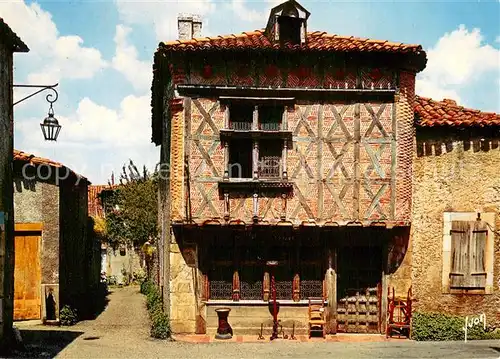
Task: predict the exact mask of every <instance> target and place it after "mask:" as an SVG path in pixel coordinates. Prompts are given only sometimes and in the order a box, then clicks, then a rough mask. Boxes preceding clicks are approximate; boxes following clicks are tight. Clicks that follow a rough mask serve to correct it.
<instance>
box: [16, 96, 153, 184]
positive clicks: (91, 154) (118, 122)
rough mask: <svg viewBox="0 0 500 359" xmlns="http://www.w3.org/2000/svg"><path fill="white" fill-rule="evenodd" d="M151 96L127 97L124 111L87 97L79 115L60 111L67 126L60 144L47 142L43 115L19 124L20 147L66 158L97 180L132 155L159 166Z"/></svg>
mask: <svg viewBox="0 0 500 359" xmlns="http://www.w3.org/2000/svg"><path fill="white" fill-rule="evenodd" d="M150 111H151V110H150V97H149V96H133V95H130V96H127V97H125V98H124V99H123V100H122V102H121V103H120V107H119V109H118V110H113V109H109V108H107V107H105V106H102V105H99V104H97V103H95V102H94V101H92V100H90V99H89V98H84V99H82V100H81V101H80V102H79V104H78V107H77V109H76V111H75V113H74V114H71V115H69V116H67V117H66V116H56V117H57V119H58V121H59V123H60V124H61V126H62V129H61V132H60V134H59V138H58V142H57V144H56V145H54V144H53V143H48V142H44V140H43V136H42V134H41V131H40V130H39V126H38V125H37V123H38V122H40V119H36V118H30V119H25V120H22V121H17V122H16V123H15V127H16V133H17V134H19V135H20V136H18V138H20V139H21V140H20V141H17V139H16V144H15V147H16V148H19V149H21V150H24V151H28V152H32V153H34V154H35V155H37V156H42V157H43V156H45V157H49V158H51V159H53V160H57V161H60V162H62V163H64V164H65V165H66V166H68V167H70V168H71V169H73V170H74V171H76V172H78V173H81V174H82V175H85V176H87V177H88V178H89V179H90V180H91V181H92V182H95V183H106V180H107V179H108V178H109V176H110V174H111V171H115V173H116V172H117V171H118V172H119V171H120V168H121V166H122V165H123V164H124V163H125V162H127V161H128V159H129V158H132V159H135V161H136V163H137V164H138V165H140V166H142V164H146V165H147V166H148V167H149V168H151V169H152V168H154V164H155V163H156V162H157V161H158V159H159V156H158V149H157V148H155V146H154V145H152V144H151V127H150Z"/></svg>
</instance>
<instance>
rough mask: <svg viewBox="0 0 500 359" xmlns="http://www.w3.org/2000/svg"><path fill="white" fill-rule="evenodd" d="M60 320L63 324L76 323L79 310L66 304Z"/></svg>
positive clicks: (60, 314)
mask: <svg viewBox="0 0 500 359" xmlns="http://www.w3.org/2000/svg"><path fill="white" fill-rule="evenodd" d="M59 321H60V322H61V325H68V326H69V325H75V324H76V323H77V322H78V312H77V310H76V309H73V308H71V307H70V306H69V305H65V306H64V307H63V308H62V309H61V312H60V313H59Z"/></svg>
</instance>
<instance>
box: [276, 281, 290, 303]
mask: <svg viewBox="0 0 500 359" xmlns="http://www.w3.org/2000/svg"><path fill="white" fill-rule="evenodd" d="M292 287H293V283H292V281H291V280H288V281H280V280H277V281H276V298H277V299H282V300H283V299H292Z"/></svg>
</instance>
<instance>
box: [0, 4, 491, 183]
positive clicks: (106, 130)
mask: <svg viewBox="0 0 500 359" xmlns="http://www.w3.org/2000/svg"><path fill="white" fill-rule="evenodd" d="M279 2H280V1H276V0H263V1H252V0H247V1H245V0H225V1H222V0H218V1H216V0H196V1H168V0H164V1H137V0H136V1H131V0H115V1H90V0H89V1H71V2H63V1H38V2H33V1H26V2H23V1H21V0H6V1H2V2H1V3H0V16H1V17H2V18H4V20H5V21H6V22H7V23H8V24H9V25H10V26H11V27H12V29H13V30H14V31H15V32H16V33H17V34H18V35H19V36H20V37H21V38H22V39H23V40H24V41H25V42H26V43H27V45H28V46H29V47H30V49H31V51H30V53H28V54H17V55H16V56H15V82H16V83H42V84H47V83H55V82H59V83H60V85H59V93H60V97H59V101H58V102H57V103H56V104H55V105H54V106H55V112H56V117H57V118H58V119H59V120H60V122H61V124H62V125H63V129H62V131H61V134H60V140H59V141H58V142H57V143H48V142H44V141H43V139H42V136H41V133H40V127H39V126H38V123H39V122H40V121H41V120H42V119H43V118H44V117H45V114H46V112H47V104H46V102H45V100H44V97H43V96H40V95H39V96H38V97H36V98H33V99H31V100H28V101H27V102H25V103H23V104H20V105H18V106H16V108H15V146H16V148H18V149H20V150H24V151H28V152H32V153H35V154H37V155H39V156H44V157H49V158H51V159H54V160H58V161H60V162H63V163H64V164H66V165H67V166H69V167H71V168H72V169H74V170H75V171H77V172H79V173H81V174H83V175H85V176H87V177H88V178H89V179H90V180H91V181H92V182H93V183H95V184H99V183H106V182H107V179H108V178H109V177H110V174H111V171H115V173H116V171H119V170H120V167H121V164H123V163H125V162H126V161H128V159H129V158H132V159H133V160H134V161H135V162H136V163H137V164H139V165H142V164H146V165H148V166H149V167H153V166H154V163H156V162H157V160H158V158H159V156H158V148H156V147H155V146H153V145H152V144H151V142H150V137H151V130H150V107H149V106H150V102H149V101H150V82H151V62H152V58H153V53H154V51H155V49H156V47H157V44H158V42H159V41H166V40H171V39H174V38H175V37H176V31H177V30H176V27H177V23H176V17H177V14H178V13H179V12H187V13H196V14H200V15H202V17H203V35H207V36H208V35H218V34H228V33H238V32H241V31H248V30H254V29H257V28H262V27H264V26H265V24H266V21H267V16H268V12H269V9H270V8H271V7H272V6H273V5H275V4H276V3H279ZM301 4H302V5H304V6H305V7H306V8H307V9H308V10H309V11H310V12H311V13H312V15H311V17H310V20H309V23H308V30H310V31H314V30H321V31H327V32H330V33H336V34H340V35H354V36H360V37H369V38H376V39H387V40H391V41H397V42H406V43H418V44H421V45H422V46H423V47H424V48H425V50H426V51H427V53H428V59H429V61H428V66H427V68H426V70H425V71H424V72H422V73H421V74H419V76H418V82H417V93H419V94H420V95H423V96H427V97H433V98H435V99H437V100H441V99H442V98H453V99H455V100H456V101H457V102H459V103H460V104H462V105H464V106H467V107H473V108H477V109H481V110H484V111H495V112H500V92H499V88H500V50H499V49H500V3H499V2H498V1H489V2H488V1H473V2H472V1H471V2H465V1H463V2H458V1H439V2H433V1H421V2H415V1H391V2H389V1H350V2H347V1H307V0H303V1H301ZM15 95H16V96H18V97H19V96H21V95H22V91H16V93H15Z"/></svg>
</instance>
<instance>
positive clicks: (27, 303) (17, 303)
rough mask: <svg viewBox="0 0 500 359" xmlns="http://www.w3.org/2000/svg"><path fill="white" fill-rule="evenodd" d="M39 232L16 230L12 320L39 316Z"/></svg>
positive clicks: (38, 317) (37, 317)
mask: <svg viewBox="0 0 500 359" xmlns="http://www.w3.org/2000/svg"><path fill="white" fill-rule="evenodd" d="M40 242H41V237H40V234H39V233H31V232H25V233H23V232H16V237H15V267H14V320H27V319H40V317H41V266H40Z"/></svg>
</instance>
